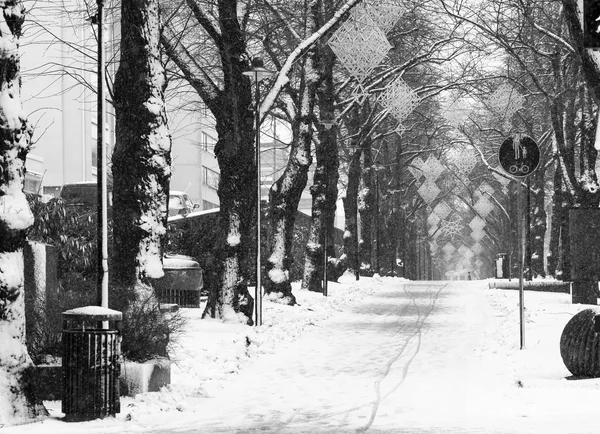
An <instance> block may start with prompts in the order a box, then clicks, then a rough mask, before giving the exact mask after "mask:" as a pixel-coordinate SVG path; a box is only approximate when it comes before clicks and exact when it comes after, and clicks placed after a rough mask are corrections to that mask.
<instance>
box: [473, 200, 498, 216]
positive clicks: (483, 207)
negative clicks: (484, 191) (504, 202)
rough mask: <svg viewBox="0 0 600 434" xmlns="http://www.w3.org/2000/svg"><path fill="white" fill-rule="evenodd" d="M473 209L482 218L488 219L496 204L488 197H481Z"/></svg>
mask: <svg viewBox="0 0 600 434" xmlns="http://www.w3.org/2000/svg"><path fill="white" fill-rule="evenodd" d="M473 208H474V209H475V211H477V213H478V214H479V215H480V216H483V217H487V215H488V214H489V213H491V212H492V211H493V210H494V204H493V203H491V202H490V200H489V199H488V198H487V196H481V197H480V198H479V199H478V200H477V202H475V205H473Z"/></svg>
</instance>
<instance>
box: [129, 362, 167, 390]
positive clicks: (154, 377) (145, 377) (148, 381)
mask: <svg viewBox="0 0 600 434" xmlns="http://www.w3.org/2000/svg"><path fill="white" fill-rule="evenodd" d="M169 384H171V362H169V361H168V360H166V359H157V360H151V361H148V362H145V363H136V362H129V361H125V362H124V363H123V364H122V365H121V396H135V395H137V394H138V393H145V392H158V391H159V390H160V389H161V387H164V386H167V385H169Z"/></svg>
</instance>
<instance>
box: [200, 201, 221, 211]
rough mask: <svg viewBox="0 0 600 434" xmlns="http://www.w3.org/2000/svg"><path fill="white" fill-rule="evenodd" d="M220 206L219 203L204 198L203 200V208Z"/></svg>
mask: <svg viewBox="0 0 600 434" xmlns="http://www.w3.org/2000/svg"><path fill="white" fill-rule="evenodd" d="M218 207H219V205H217V204H215V203H212V202H209V201H207V200H203V201H202V209H203V210H207V209H215V208H218Z"/></svg>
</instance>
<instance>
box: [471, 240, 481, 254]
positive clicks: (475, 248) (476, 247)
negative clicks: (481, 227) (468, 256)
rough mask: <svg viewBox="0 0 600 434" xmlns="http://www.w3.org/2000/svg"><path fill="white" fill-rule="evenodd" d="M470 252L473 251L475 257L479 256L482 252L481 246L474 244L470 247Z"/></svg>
mask: <svg viewBox="0 0 600 434" xmlns="http://www.w3.org/2000/svg"><path fill="white" fill-rule="evenodd" d="M471 250H472V251H473V253H475V254H476V255H480V254H481V253H482V252H483V246H482V245H481V244H479V243H475V244H473V245H472V246H471Z"/></svg>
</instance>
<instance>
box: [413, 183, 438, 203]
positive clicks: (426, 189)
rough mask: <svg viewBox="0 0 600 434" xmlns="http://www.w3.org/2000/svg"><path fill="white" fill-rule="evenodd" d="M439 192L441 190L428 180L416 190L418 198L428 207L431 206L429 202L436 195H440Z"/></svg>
mask: <svg viewBox="0 0 600 434" xmlns="http://www.w3.org/2000/svg"><path fill="white" fill-rule="evenodd" d="M440 191H441V190H440V189H439V188H438V186H437V185H436V184H435V182H433V181H431V180H429V179H428V180H426V181H425V182H424V183H423V184H422V185H421V186H420V187H419V188H418V189H417V193H419V196H421V197H422V198H423V200H424V201H425V202H427V204H428V205H431V202H433V201H434V199H435V198H436V197H437V196H438V194H440Z"/></svg>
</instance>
